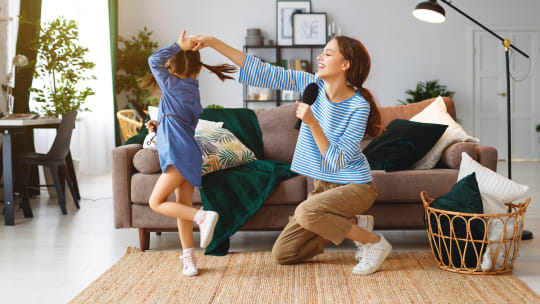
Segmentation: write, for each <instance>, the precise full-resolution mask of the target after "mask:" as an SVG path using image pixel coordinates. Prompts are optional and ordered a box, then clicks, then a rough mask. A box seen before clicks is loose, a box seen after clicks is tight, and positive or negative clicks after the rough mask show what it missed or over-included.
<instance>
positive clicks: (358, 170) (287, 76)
mask: <svg viewBox="0 0 540 304" xmlns="http://www.w3.org/2000/svg"><path fill="white" fill-rule="evenodd" d="M238 81H239V82H240V83H243V84H246V85H250V86H255V87H264V88H271V89H275V90H289V91H296V92H299V93H300V94H302V93H303V92H304V89H305V88H306V87H307V85H308V84H310V83H312V82H315V83H317V85H318V86H319V95H318V97H317V100H316V101H315V103H314V104H313V105H312V106H311V111H312V112H313V115H314V116H315V118H316V119H317V121H318V122H319V124H320V125H321V127H322V129H323V131H324V134H325V135H326V137H327V138H328V141H329V142H330V144H329V146H328V148H327V150H326V152H325V153H324V157H323V156H322V154H321V152H320V150H319V148H318V146H317V143H316V142H315V139H314V138H313V135H312V133H311V130H310V128H309V126H308V125H306V124H304V123H302V127H301V128H300V134H299V136H298V141H297V143H296V149H295V151H294V156H293V161H292V165H291V170H292V171H294V172H296V173H299V174H302V175H305V176H309V177H311V178H315V179H318V180H322V181H327V182H332V183H339V184H348V183H354V184H363V183H369V182H371V181H372V180H373V179H372V177H371V171H370V168H369V163H368V161H367V159H366V157H365V156H364V154H363V153H362V151H361V148H360V142H361V141H362V138H363V137H364V133H365V130H366V126H367V121H368V117H369V111H370V106H369V102H368V101H367V100H366V99H364V97H362V96H361V95H360V94H359V93H358V92H357V93H356V94H355V95H354V96H352V97H351V98H349V99H347V100H344V101H342V102H338V103H333V102H331V101H330V100H328V98H327V97H326V92H325V89H324V81H323V80H322V79H320V78H318V77H317V76H316V75H313V74H310V73H306V72H301V71H292V70H285V69H284V68H282V67H276V66H273V65H271V64H268V63H263V62H262V61H261V60H260V59H258V58H256V57H254V56H251V55H246V57H245V59H244V64H243V66H242V68H241V69H240V75H239V78H238ZM291 128H292V126H291Z"/></svg>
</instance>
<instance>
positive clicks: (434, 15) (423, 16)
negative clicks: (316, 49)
mask: <svg viewBox="0 0 540 304" xmlns="http://www.w3.org/2000/svg"><path fill="white" fill-rule="evenodd" d="M441 2H443V3H445V4H446V5H448V6H450V7H451V8H453V9H454V10H456V11H457V12H458V13H460V14H461V15H463V16H465V18H467V19H469V20H471V21H472V22H474V23H475V24H476V25H478V26H480V27H481V28H483V29H484V30H486V31H487V32H488V33H490V34H491V35H493V36H495V37H496V38H497V39H499V40H500V41H501V42H502V46H503V47H504V53H505V57H506V90H507V91H506V122H507V128H508V146H507V148H508V178H510V179H512V133H511V124H510V122H511V112H510V57H509V51H510V48H512V49H514V50H516V51H517V52H518V53H520V54H521V55H523V56H525V57H526V58H529V55H527V54H525V53H524V52H523V51H521V50H520V49H518V48H517V47H515V46H514V45H513V44H512V43H511V42H510V39H504V38H502V37H501V36H499V35H497V34H496V33H495V32H493V31H492V30H490V29H488V28H487V27H485V26H484V25H483V24H481V23H480V22H478V21H476V20H475V19H474V18H472V17H471V16H469V15H467V14H466V13H465V12H463V11H462V10H460V9H459V8H457V7H455V6H454V5H453V4H452V3H450V2H449V1H446V0H441ZM413 15H414V16H415V17H416V18H418V19H420V20H422V21H426V22H430V23H441V22H444V21H445V20H446V14H445V11H444V8H443V7H442V6H440V5H439V4H438V3H437V0H429V1H424V2H421V3H419V4H418V5H417V6H416V8H415V9H414V11H413ZM532 237H533V236H532V232H531V231H528V230H523V236H522V239H524V240H528V239H532Z"/></svg>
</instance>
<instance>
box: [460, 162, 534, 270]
mask: <svg viewBox="0 0 540 304" xmlns="http://www.w3.org/2000/svg"><path fill="white" fill-rule="evenodd" d="M472 172H475V173H476V176H477V178H478V187H479V189H480V194H481V195H482V204H483V207H484V213H486V214H501V213H507V212H508V207H507V206H506V205H505V203H511V202H514V201H515V200H517V199H519V198H520V197H522V196H524V195H525V193H527V191H528V190H529V187H527V186H524V185H520V184H518V183H516V182H514V181H512V180H510V179H508V178H506V177H504V176H502V175H499V174H497V173H496V172H493V171H491V170H490V169H488V168H486V167H484V166H482V165H481V164H479V163H478V162H476V161H475V160H473V159H472V158H471V157H470V156H469V155H468V154H467V153H465V152H464V153H462V154H461V165H460V167H459V173H458V180H460V179H462V178H463V177H464V176H466V175H468V174H471V173H472ZM503 221H504V222H508V224H507V225H506V238H507V239H509V238H511V237H512V236H513V234H514V226H515V221H514V220H513V219H510V220H509V219H508V217H506V216H505V217H501V220H492V221H491V222H490V223H489V225H488V238H489V240H490V241H500V240H501V239H502V238H503V235H504V222H503ZM518 232H520V231H518ZM502 246H504V248H501V249H499V254H498V255H497V256H496V257H495V269H501V268H502V267H503V264H504V260H505V258H506V252H509V253H511V256H509V257H508V258H509V260H510V259H513V258H514V256H513V249H512V248H506V247H507V243H506V242H503V245H502ZM492 250H493V251H494V252H496V250H497V248H496V247H493V248H490V247H489V246H488V248H487V249H486V251H485V253H484V256H483V257H482V270H484V271H487V270H490V269H491V268H492V266H493V260H492V258H491V251H492Z"/></svg>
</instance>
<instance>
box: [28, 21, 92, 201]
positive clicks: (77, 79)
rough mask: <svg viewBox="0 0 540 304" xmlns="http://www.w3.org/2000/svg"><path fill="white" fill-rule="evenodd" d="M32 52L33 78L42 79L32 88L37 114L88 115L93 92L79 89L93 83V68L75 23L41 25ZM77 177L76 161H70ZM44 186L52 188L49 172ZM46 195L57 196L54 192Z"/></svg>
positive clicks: (61, 22) (59, 22)
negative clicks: (34, 54) (83, 113)
mask: <svg viewBox="0 0 540 304" xmlns="http://www.w3.org/2000/svg"><path fill="white" fill-rule="evenodd" d="M36 28H40V30H39V34H38V35H37V39H36V40H35V41H33V45H32V48H33V49H34V50H35V51H36V52H37V60H36V62H35V63H34V64H35V72H34V78H38V79H43V80H45V81H43V83H44V84H43V85H42V87H41V88H32V89H31V92H33V93H34V94H35V95H34V99H35V101H36V102H38V103H39V104H40V107H39V109H38V111H39V112H40V113H41V114H42V115H45V116H56V117H60V116H62V114H64V113H67V112H70V111H78V112H81V111H89V109H88V108H86V107H85V106H84V102H85V101H86V99H87V98H88V97H89V96H92V95H95V92H94V90H93V89H92V88H90V87H88V86H84V85H81V83H83V82H84V81H86V80H95V79H96V76H94V75H92V74H90V73H89V72H90V70H92V69H93V68H94V66H95V64H94V63H93V62H90V61H87V60H86V59H85V56H86V54H87V53H88V48H85V47H83V46H81V45H79V43H78V42H79V29H78V25H77V23H76V22H75V21H74V20H67V19H65V18H64V17H62V16H60V17H58V18H56V19H54V20H52V21H50V22H45V23H43V24H42V25H41V26H40V27H36ZM73 166H74V169H75V172H76V174H77V171H78V167H79V161H78V160H73ZM44 175H45V179H46V183H47V184H48V185H50V184H53V182H52V177H51V175H50V172H49V170H44ZM48 190H49V195H50V196H51V197H55V196H56V192H55V190H54V189H53V188H49V189H48Z"/></svg>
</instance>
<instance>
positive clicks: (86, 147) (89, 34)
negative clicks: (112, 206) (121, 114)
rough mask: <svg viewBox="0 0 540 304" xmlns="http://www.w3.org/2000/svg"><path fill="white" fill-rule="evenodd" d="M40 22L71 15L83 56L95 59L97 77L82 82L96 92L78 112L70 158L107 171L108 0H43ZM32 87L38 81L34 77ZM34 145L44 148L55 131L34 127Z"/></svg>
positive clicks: (85, 168)
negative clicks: (83, 109)
mask: <svg viewBox="0 0 540 304" xmlns="http://www.w3.org/2000/svg"><path fill="white" fill-rule="evenodd" d="M42 1H43V2H42V9H41V18H42V22H46V21H50V20H52V19H54V18H56V17H58V16H61V15H62V16H64V17H65V18H66V19H73V20H75V21H77V23H78V25H79V43H80V44H81V45H82V46H84V47H87V48H88V49H89V52H88V54H87V56H86V60H88V61H91V62H94V63H95V64H96V67H95V68H94V69H93V70H92V71H91V73H93V74H94V75H96V77H97V80H91V81H87V83H84V84H82V85H84V86H89V87H91V88H93V90H94V91H95V92H96V95H94V96H90V97H89V98H88V99H87V101H86V103H85V106H86V107H87V108H89V109H90V110H91V111H90V112H80V113H79V115H78V119H77V123H76V127H75V130H74V131H73V137H72V140H71V153H72V155H73V159H75V160H79V161H80V163H79V173H80V174H83V175H98V174H104V173H107V172H110V168H111V157H110V155H111V150H112V149H113V148H114V121H113V117H114V116H113V111H114V110H113V96H112V80H111V58H110V46H109V45H110V42H109V12H108V1H107V0H93V1H73V0H42ZM33 86H34V87H38V86H40V82H39V81H36V80H34V84H33ZM38 106H39V105H38V104H37V103H36V102H35V101H33V100H32V97H31V101H30V107H31V109H32V110H36V109H37V107H38ZM35 134H36V135H35V136H34V137H35V139H34V141H35V146H36V151H37V152H42V153H44V152H47V151H48V150H49V148H50V146H51V144H52V141H53V140H54V137H55V134H56V131H54V130H36V133H35Z"/></svg>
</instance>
